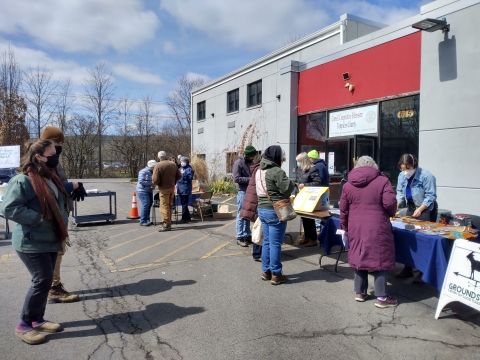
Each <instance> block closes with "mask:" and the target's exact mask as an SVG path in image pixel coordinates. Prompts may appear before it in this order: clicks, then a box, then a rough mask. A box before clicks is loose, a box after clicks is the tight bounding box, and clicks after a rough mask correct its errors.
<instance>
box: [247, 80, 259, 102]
mask: <svg viewBox="0 0 480 360" xmlns="http://www.w3.org/2000/svg"><path fill="white" fill-rule="evenodd" d="M247 91H248V105H247V106H249V107H250V106H255V105H260V104H261V103H262V80H258V81H257V82H254V83H251V84H249V85H248V89H247Z"/></svg>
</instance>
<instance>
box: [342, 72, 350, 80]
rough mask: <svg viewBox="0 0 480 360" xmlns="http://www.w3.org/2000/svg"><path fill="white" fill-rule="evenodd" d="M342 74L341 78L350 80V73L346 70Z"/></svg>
mask: <svg viewBox="0 0 480 360" xmlns="http://www.w3.org/2000/svg"><path fill="white" fill-rule="evenodd" d="M342 76H343V80H345V81H347V80H350V74H349V73H348V72H345V73H343V74H342Z"/></svg>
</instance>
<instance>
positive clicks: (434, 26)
mask: <svg viewBox="0 0 480 360" xmlns="http://www.w3.org/2000/svg"><path fill="white" fill-rule="evenodd" d="M412 27H413V28H415V29H418V30H422V31H427V32H434V31H437V30H442V33H445V32H448V31H450V24H447V19H446V18H443V19H442V20H438V19H423V20H421V21H419V22H416V23H415V24H413V25H412Z"/></svg>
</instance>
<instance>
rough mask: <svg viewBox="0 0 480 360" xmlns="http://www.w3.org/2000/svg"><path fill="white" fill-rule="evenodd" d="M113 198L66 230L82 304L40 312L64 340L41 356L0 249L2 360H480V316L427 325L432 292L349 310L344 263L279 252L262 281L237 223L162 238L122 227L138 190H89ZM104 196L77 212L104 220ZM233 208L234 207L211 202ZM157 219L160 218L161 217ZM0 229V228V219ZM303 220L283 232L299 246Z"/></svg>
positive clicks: (405, 285) (461, 315)
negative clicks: (20, 328) (274, 281)
mask: <svg viewBox="0 0 480 360" xmlns="http://www.w3.org/2000/svg"><path fill="white" fill-rule="evenodd" d="M84 183H85V187H86V188H87V189H90V188H98V189H100V190H112V191H116V193H117V204H118V207H117V211H118V216H117V220H116V221H115V222H114V223H113V224H107V223H106V222H101V223H95V224H81V225H79V226H77V227H75V226H70V235H71V240H72V245H73V246H72V247H71V248H69V250H68V251H67V254H66V255H65V257H64V264H63V267H62V280H63V282H64V284H65V286H66V288H67V289H68V290H69V291H71V292H75V293H78V294H80V296H81V301H79V302H77V303H72V304H52V305H50V304H49V305H47V313H46V317H47V318H48V319H51V320H54V321H57V322H60V323H61V324H62V325H63V327H64V331H63V332H61V333H57V334H48V335H47V342H46V343H44V344H41V345H38V346H29V345H27V344H24V343H22V342H21V341H20V340H19V339H18V338H16V337H15V336H14V334H13V330H14V327H15V326H16V324H17V321H18V318H19V313H20V309H21V304H22V302H23V298H24V296H25V293H26V291H27V288H28V286H29V284H28V283H29V280H30V277H29V275H28V273H27V271H26V269H25V267H24V266H23V264H22V263H21V262H20V261H19V259H18V258H17V257H16V255H15V253H14V251H13V250H12V248H11V245H10V242H9V241H8V240H0V287H1V289H2V291H0V304H1V307H2V311H1V312H0V314H1V315H0V319H1V323H2V324H3V326H2V327H1V328H0V350H1V351H2V352H1V354H2V355H1V356H0V357H1V358H2V359H71V358H75V359H297V358H305V359H313V358H315V359H332V358H343V359H417V358H422V359H448V358H460V359H478V358H479V357H480V333H479V326H480V316H479V315H478V313H476V312H474V311H472V310H469V309H468V308H465V307H460V306H457V307H455V306H452V307H451V308H450V309H447V311H445V312H444V313H443V314H442V316H441V318H440V319H439V320H435V319H434V313H435V308H436V304H437V299H438V294H437V291H436V289H434V288H432V287H430V286H429V285H421V284H414V283H411V282H410V281H409V280H399V279H395V278H393V277H390V278H389V291H390V292H391V293H392V294H393V295H394V296H396V297H397V298H398V299H399V302H400V305H399V306H398V307H397V308H395V309H378V308H376V307H375V306H374V299H373V297H371V298H370V299H371V300H368V301H366V302H365V303H357V302H355V301H354V292H353V271H352V270H351V269H350V267H349V266H348V264H345V263H344V262H345V261H346V255H342V257H341V262H340V264H339V271H338V273H335V272H334V270H333V268H334V257H325V258H324V260H322V263H324V264H325V265H324V267H323V268H321V269H319V268H318V257H319V252H320V251H321V249H320V248H297V247H294V246H291V245H290V244H285V245H284V248H283V252H282V255H283V258H282V261H283V265H284V272H285V273H286V274H287V276H288V277H289V281H288V282H287V283H285V284H282V285H280V286H271V285H270V283H269V282H264V281H262V280H261V279H260V273H261V266H260V263H257V262H254V261H253V260H252V257H251V253H250V252H251V248H241V247H239V246H237V245H236V242H235V222H234V218H232V219H226V220H213V219H211V218H209V219H206V220H205V221H204V222H203V223H202V222H201V221H200V220H195V221H193V222H192V223H191V224H184V225H175V224H174V225H173V231H171V232H165V233H159V232H158V231H157V228H156V227H153V226H151V227H140V226H139V225H138V221H131V220H127V219H126V216H127V215H128V214H129V212H130V207H131V197H132V193H133V191H134V186H133V185H132V184H129V183H127V182H126V181H125V180H122V179H105V180H86V181H84ZM104 200H105V199H103V198H95V199H94V198H90V199H86V200H85V202H84V203H81V204H80V205H79V210H80V212H84V213H98V212H104V211H105V209H106V207H107V205H108V202H107V201H104ZM214 201H215V202H217V203H220V202H224V203H225V204H230V207H231V209H232V210H235V199H234V198H233V199H232V198H226V197H224V198H216V199H215V200H214ZM157 211H158V209H157ZM0 223H2V222H1V220H0ZM299 228H300V223H299V220H297V219H296V220H294V221H292V222H290V223H289V224H288V228H287V232H288V233H289V234H291V235H292V236H293V238H295V237H296V235H297V234H298V231H299Z"/></svg>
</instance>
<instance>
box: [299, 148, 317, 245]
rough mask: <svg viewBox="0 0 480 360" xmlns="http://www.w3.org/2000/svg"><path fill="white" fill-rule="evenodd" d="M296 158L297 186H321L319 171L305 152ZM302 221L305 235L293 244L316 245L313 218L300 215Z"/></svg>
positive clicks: (301, 187) (300, 187)
mask: <svg viewBox="0 0 480 360" xmlns="http://www.w3.org/2000/svg"><path fill="white" fill-rule="evenodd" d="M296 160H297V167H298V169H299V170H300V172H301V173H300V174H299V177H298V179H297V183H298V188H299V189H300V190H301V189H303V188H304V187H305V186H321V183H322V179H321V178H320V172H319V171H318V168H317V167H316V166H315V165H314V164H312V162H311V161H310V159H309V157H308V155H307V153H306V152H303V153H300V154H298V155H297V157H296ZM296 192H297V191H296ZM295 195H296V194H295ZM302 223H303V230H304V233H305V237H304V239H303V240H301V241H298V242H296V243H295V245H305V247H311V246H317V245H318V240H317V230H316V227H315V220H314V219H307V218H304V217H302Z"/></svg>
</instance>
